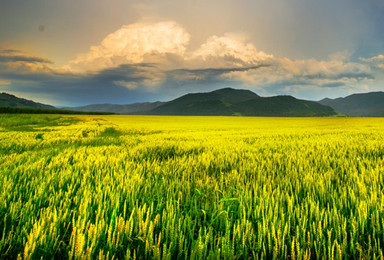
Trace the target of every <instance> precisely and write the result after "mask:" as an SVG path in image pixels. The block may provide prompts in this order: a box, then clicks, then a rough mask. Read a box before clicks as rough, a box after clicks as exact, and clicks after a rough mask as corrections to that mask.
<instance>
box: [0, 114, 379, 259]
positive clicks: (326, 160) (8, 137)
mask: <svg viewBox="0 0 384 260" xmlns="http://www.w3.org/2000/svg"><path fill="white" fill-rule="evenodd" d="M383 176H384V119H383V118H257V117H255V118H251V117H249V118H248V117H166V116H164V117H162V116H59V115H5V114H3V115H0V258H24V259H36V258H41V257H43V258H44V259H50V258H69V259H124V258H126V259H249V258H250V259H257V258H261V259H266V258H267V259H272V258H274V259H281V258H284V259H288V258H289V259H350V258H365V259H383V251H384V250H383V248H384V193H383V191H384V177H383Z"/></svg>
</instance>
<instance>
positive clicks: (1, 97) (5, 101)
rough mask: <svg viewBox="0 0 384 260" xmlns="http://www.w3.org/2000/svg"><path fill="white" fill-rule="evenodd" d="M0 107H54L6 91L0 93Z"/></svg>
mask: <svg viewBox="0 0 384 260" xmlns="http://www.w3.org/2000/svg"><path fill="white" fill-rule="evenodd" d="M0 107H13V108H44V109H56V108H55V107H54V106H51V105H46V104H41V103H37V102H34V101H32V100H28V99H24V98H19V97H16V96H14V95H11V94H8V93H0Z"/></svg>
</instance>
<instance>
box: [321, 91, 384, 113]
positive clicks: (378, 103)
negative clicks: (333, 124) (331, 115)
mask: <svg viewBox="0 0 384 260" xmlns="http://www.w3.org/2000/svg"><path fill="white" fill-rule="evenodd" d="M319 103H320V104H322V105H326V106H330V107H332V108H333V109H335V110H337V111H339V112H341V113H343V114H345V115H347V116H367V117H376V116H384V92H370V93H364V94H353V95H350V96H347V97H344V98H336V99H330V98H325V99H323V100H320V101H319Z"/></svg>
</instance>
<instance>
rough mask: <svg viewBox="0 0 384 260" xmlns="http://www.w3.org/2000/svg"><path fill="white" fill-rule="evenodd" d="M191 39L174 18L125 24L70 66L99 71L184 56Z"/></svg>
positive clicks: (73, 61)
mask: <svg viewBox="0 0 384 260" xmlns="http://www.w3.org/2000/svg"><path fill="white" fill-rule="evenodd" d="M189 39H190V35H189V33H188V32H186V30H185V29H184V28H183V27H182V26H180V25H179V24H178V23H176V22H174V21H166V22H157V23H134V24H130V25H124V26H122V27H121V28H120V29H118V30H117V31H115V32H113V33H111V34H109V35H108V36H107V37H105V38H104V40H103V41H102V42H101V43H100V45H97V46H91V47H90V50H89V51H88V52H87V53H83V54H80V55H78V56H77V57H76V59H74V60H72V61H70V63H69V66H68V67H67V68H69V69H71V70H77V71H98V70H102V69H105V68H111V67H116V66H119V65H121V64H135V63H143V62H159V60H162V59H167V57H168V56H172V55H174V56H183V55H184V53H185V50H186V45H187V44H188V43H189Z"/></svg>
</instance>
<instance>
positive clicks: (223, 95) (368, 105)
mask: <svg viewBox="0 0 384 260" xmlns="http://www.w3.org/2000/svg"><path fill="white" fill-rule="evenodd" d="M0 107H15V108H23V107H27V108H42V109H56V108H55V107H54V106H51V105H46V104H41V103H37V102H34V101H31V100H27V99H23V98H18V97H16V96H14V95H11V94H7V93H0ZM64 109H66V110H73V111H82V112H112V113H119V114H136V115H204V116H205V115H212V116H213V115H218V116H340V115H346V116H371V117H373V116H384V92H371V93H365V94H353V95H350V96H347V97H344V98H336V99H329V98H325V99H323V100H320V101H318V102H315V101H307V100H301V99H297V98H294V97H292V96H273V97H261V96H259V95H257V94H256V93H254V92H252V91H250V90H242V89H233V88H224V89H218V90H215V91H212V92H206V93H190V94H186V95H184V96H181V97H179V98H176V99H174V100H171V101H169V102H145V103H134V104H127V105H115V104H95V105H88V106H81V107H66V108H64Z"/></svg>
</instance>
